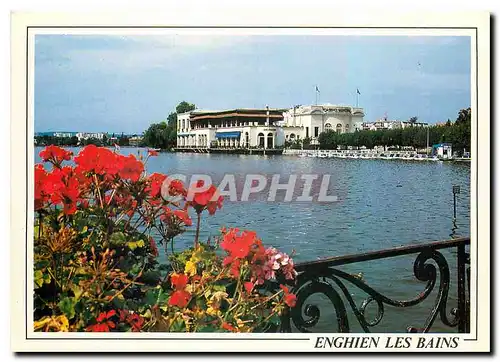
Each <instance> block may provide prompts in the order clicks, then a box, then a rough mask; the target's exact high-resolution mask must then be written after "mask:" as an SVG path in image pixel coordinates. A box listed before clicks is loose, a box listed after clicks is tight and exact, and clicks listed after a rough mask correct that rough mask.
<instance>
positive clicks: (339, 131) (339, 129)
mask: <svg viewBox="0 0 500 362" xmlns="http://www.w3.org/2000/svg"><path fill="white" fill-rule="evenodd" d="M337 133H342V124H341V123H337Z"/></svg>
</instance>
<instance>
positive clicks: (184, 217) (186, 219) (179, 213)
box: [174, 210, 193, 226]
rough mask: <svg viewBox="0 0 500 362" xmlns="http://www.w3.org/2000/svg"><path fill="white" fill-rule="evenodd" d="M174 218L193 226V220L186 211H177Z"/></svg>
mask: <svg viewBox="0 0 500 362" xmlns="http://www.w3.org/2000/svg"><path fill="white" fill-rule="evenodd" d="M174 216H175V217H177V218H178V219H179V220H181V221H182V222H183V223H184V225H186V226H191V225H193V220H191V218H190V217H189V214H188V212H187V211H186V210H175V211H174Z"/></svg>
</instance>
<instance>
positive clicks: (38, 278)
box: [34, 270, 43, 288]
mask: <svg viewBox="0 0 500 362" xmlns="http://www.w3.org/2000/svg"><path fill="white" fill-rule="evenodd" d="M34 281H35V285H36V286H37V288H40V287H41V286H42V285H43V273H42V271H41V270H37V271H36V272H35V275H34Z"/></svg>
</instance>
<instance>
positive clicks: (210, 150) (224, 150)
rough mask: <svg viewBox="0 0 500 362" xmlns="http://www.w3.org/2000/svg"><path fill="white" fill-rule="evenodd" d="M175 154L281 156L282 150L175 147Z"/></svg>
mask: <svg viewBox="0 0 500 362" xmlns="http://www.w3.org/2000/svg"><path fill="white" fill-rule="evenodd" d="M174 151H175V152H189V153H225V154H235V155H281V154H283V149H280V148H220V147H217V148H197V147H177V148H174Z"/></svg>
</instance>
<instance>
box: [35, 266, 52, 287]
mask: <svg viewBox="0 0 500 362" xmlns="http://www.w3.org/2000/svg"><path fill="white" fill-rule="evenodd" d="M33 279H34V282H35V285H36V286H37V288H40V287H41V286H42V285H43V284H44V283H45V284H49V283H50V281H51V277H50V274H44V273H43V272H42V271H41V270H37V271H35V274H34V276H33Z"/></svg>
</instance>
